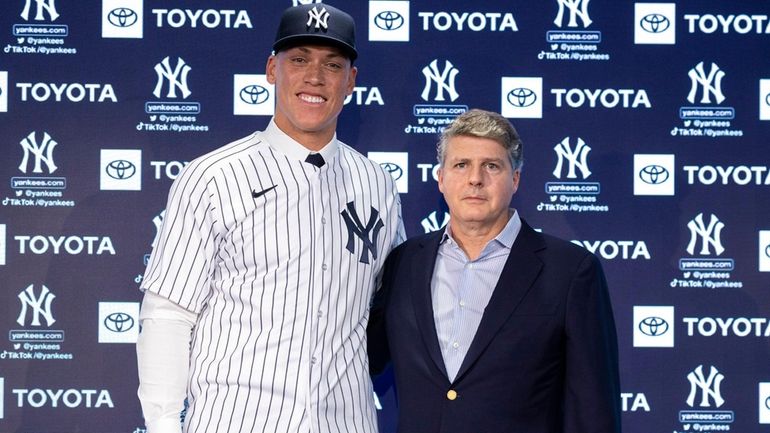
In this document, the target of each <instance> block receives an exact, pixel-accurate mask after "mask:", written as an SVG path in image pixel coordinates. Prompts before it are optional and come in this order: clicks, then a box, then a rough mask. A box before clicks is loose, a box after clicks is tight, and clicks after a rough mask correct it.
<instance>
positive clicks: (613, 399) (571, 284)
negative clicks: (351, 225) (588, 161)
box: [369, 110, 620, 433]
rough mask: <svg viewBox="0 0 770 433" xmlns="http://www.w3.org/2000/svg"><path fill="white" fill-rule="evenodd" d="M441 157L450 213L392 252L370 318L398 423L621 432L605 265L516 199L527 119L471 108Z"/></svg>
mask: <svg viewBox="0 0 770 433" xmlns="http://www.w3.org/2000/svg"><path fill="white" fill-rule="evenodd" d="M438 160H439V163H440V165H441V168H440V170H439V176H438V182H439V189H440V190H441V192H442V193H443V194H444V198H445V199H446V202H447V204H448V205H449V213H450V221H449V224H448V225H447V227H446V229H445V230H442V231H438V232H434V233H431V234H427V235H424V236H421V237H417V238H413V239H410V240H408V241H407V242H405V243H403V244H402V245H401V246H399V247H398V248H396V249H395V250H394V251H393V252H392V253H391V255H390V256H389V257H388V261H387V264H386V270H385V273H384V276H383V288H382V290H381V291H380V292H378V296H377V303H376V305H375V310H373V312H372V321H371V325H370V336H369V344H370V346H371V349H370V352H371V356H372V366H373V367H375V369H377V368H379V367H381V366H382V363H383V362H384V361H386V360H387V359H388V352H389V355H390V356H391V357H392V361H393V367H394V373H395V377H396V389H397V393H396V394H397V396H398V400H399V401H398V403H399V424H398V431H399V433H444V432H447V433H481V432H483V433H518V432H521V433H618V432H620V410H619V406H620V404H619V403H620V391H619V387H618V358H617V356H618V355H617V341H616V335H615V325H614V319H613V316H612V309H611V305H610V299H609V294H608V290H607V285H606V283H605V279H604V275H603V273H602V269H601V266H600V264H599V261H598V260H597V258H596V257H595V256H594V255H593V254H591V253H589V252H588V251H586V250H584V249H582V248H580V247H578V246H576V245H573V244H571V243H569V242H566V241H563V240H559V239H557V238H554V237H552V236H548V235H545V234H541V233H538V232H536V231H535V230H533V229H532V228H530V226H529V225H527V223H526V222H525V221H524V220H522V219H521V217H520V216H519V213H518V212H517V211H516V210H515V209H511V208H510V203H511V198H512V197H513V195H514V193H516V190H517V189H518V187H519V179H520V176H521V166H522V161H523V159H522V143H521V140H520V139H519V136H518V134H517V133H516V130H515V129H514V128H513V126H512V125H511V124H510V123H509V122H508V121H507V120H506V119H505V118H503V117H502V116H500V115H499V114H497V113H491V112H486V111H481V110H471V111H469V112H468V113H466V114H464V115H462V116H460V117H458V118H457V119H455V121H454V122H453V123H452V124H451V125H450V126H449V127H448V128H447V129H446V130H444V132H443V134H442V137H441V141H440V144H439V147H438ZM378 304H379V305H378ZM383 306H384V310H383V308H382V307H383ZM385 333H386V334H387V341H386V339H385V336H384V334H385ZM375 364H377V365H375Z"/></svg>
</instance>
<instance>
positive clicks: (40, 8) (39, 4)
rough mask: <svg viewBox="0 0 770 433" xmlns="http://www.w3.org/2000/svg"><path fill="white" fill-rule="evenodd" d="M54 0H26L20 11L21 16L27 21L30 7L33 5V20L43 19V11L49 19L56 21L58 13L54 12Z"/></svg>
mask: <svg viewBox="0 0 770 433" xmlns="http://www.w3.org/2000/svg"><path fill="white" fill-rule="evenodd" d="M55 1H56V0H26V2H25V3H24V9H23V10H22V11H21V17H22V18H24V21H29V12H30V9H32V5H33V3H34V5H35V18H34V19H35V21H43V20H45V17H44V16H43V13H44V12H47V13H48V16H49V17H50V18H51V21H56V19H57V18H59V13H58V12H56V3H55Z"/></svg>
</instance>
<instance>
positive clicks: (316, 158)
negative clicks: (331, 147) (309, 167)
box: [305, 153, 326, 168]
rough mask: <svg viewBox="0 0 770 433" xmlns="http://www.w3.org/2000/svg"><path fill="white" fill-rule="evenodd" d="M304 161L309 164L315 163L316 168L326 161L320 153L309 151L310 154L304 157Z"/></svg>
mask: <svg viewBox="0 0 770 433" xmlns="http://www.w3.org/2000/svg"><path fill="white" fill-rule="evenodd" d="M305 162H309V163H310V164H313V165H315V166H316V167H318V168H321V167H323V165H324V164H326V161H324V157H323V156H321V154H320V153H311V154H310V155H308V156H307V158H305Z"/></svg>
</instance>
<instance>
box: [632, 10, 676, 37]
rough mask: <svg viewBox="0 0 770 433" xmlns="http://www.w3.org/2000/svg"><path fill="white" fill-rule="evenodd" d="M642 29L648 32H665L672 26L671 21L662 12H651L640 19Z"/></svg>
mask: <svg viewBox="0 0 770 433" xmlns="http://www.w3.org/2000/svg"><path fill="white" fill-rule="evenodd" d="M639 25H640V26H642V29H643V30H644V31H645V32H648V33H663V32H665V31H666V30H668V28H669V27H670V26H671V21H669V19H668V18H666V17H664V16H663V15H661V14H649V15H646V16H644V17H643V18H642V20H641V21H639Z"/></svg>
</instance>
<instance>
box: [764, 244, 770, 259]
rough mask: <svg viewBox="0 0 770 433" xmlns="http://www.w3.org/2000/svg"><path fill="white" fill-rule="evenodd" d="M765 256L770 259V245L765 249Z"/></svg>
mask: <svg viewBox="0 0 770 433" xmlns="http://www.w3.org/2000/svg"><path fill="white" fill-rule="evenodd" d="M765 255H766V256H767V257H770V245H768V246H766V247H765Z"/></svg>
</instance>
